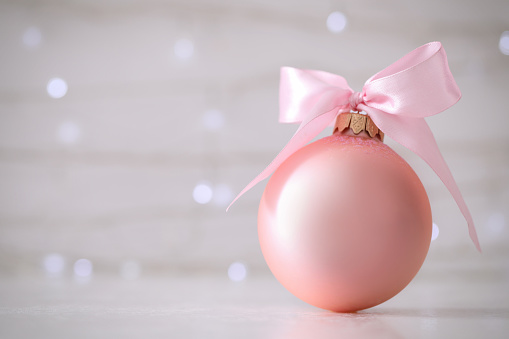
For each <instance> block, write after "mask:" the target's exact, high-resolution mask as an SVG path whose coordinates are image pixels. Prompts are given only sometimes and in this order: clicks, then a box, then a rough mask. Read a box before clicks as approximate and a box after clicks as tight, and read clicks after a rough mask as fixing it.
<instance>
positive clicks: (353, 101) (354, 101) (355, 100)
mask: <svg viewBox="0 0 509 339" xmlns="http://www.w3.org/2000/svg"><path fill="white" fill-rule="evenodd" d="M348 101H349V103H350V109H351V110H352V111H358V109H357V106H359V104H361V103H363V102H364V99H363V95H362V93H359V92H353V93H352V95H350V98H349V99H348Z"/></svg>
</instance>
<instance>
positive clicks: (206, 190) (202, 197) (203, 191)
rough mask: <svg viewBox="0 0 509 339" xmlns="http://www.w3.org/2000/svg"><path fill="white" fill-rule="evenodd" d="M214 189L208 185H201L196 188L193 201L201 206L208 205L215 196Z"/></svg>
mask: <svg viewBox="0 0 509 339" xmlns="http://www.w3.org/2000/svg"><path fill="white" fill-rule="evenodd" d="M213 193H214V192H213V191H212V187H211V186H210V184H208V183H200V184H197V185H196V186H195V187H194V190H193V199H194V201H196V202H197V203H199V204H202V205H203V204H208V203H209V202H210V200H212V196H213Z"/></svg>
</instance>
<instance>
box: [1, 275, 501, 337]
mask: <svg viewBox="0 0 509 339" xmlns="http://www.w3.org/2000/svg"><path fill="white" fill-rule="evenodd" d="M0 337H1V338H54V339H56V338H509V284H508V281H507V280H505V279H488V278H482V277H479V278H476V279H465V280H463V281H461V279H448V278H444V279H443V280H441V281H426V280H422V279H416V280H414V282H412V283H411V284H410V285H409V286H408V287H407V288H406V289H405V290H403V291H402V292H401V293H400V294H399V295H397V296H396V297H394V298H393V299H391V300H389V301H388V302H386V303H384V304H382V305H379V306H377V307H374V308H372V309H368V310H364V311H360V312H357V313H352V314H337V313H332V312H329V311H325V310H321V309H318V308H315V307H313V306H309V305H307V304H305V303H304V302H302V301H300V300H298V299H297V298H295V297H294V296H293V295H291V294H290V293H289V292H287V291H286V290H285V289H284V288H283V287H282V286H281V285H280V284H279V283H278V282H277V281H276V280H275V279H274V278H272V277H270V276H267V277H251V276H248V278H247V279H246V281H243V282H240V283H235V282H231V281H229V280H228V279H227V277H219V276H189V277H142V278H140V279H137V280H134V281H126V280H120V279H118V278H114V277H93V278H91V279H89V280H88V281H80V280H76V279H74V278H71V277H67V278H55V277H43V276H34V277H31V278H28V277H3V278H2V279H1V280H0Z"/></svg>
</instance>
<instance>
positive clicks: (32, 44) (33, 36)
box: [23, 27, 42, 49]
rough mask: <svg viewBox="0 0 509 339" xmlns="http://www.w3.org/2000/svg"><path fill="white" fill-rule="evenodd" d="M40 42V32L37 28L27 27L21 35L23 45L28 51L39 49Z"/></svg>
mask: <svg viewBox="0 0 509 339" xmlns="http://www.w3.org/2000/svg"><path fill="white" fill-rule="evenodd" d="M41 42H42V33H41V30H40V29H39V28H37V27H28V28H27V29H26V30H25V33H23V44H24V45H25V47H27V48H29V49H35V48H37V47H39V45H40V44H41Z"/></svg>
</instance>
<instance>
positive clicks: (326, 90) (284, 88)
mask: <svg viewBox="0 0 509 339" xmlns="http://www.w3.org/2000/svg"><path fill="white" fill-rule="evenodd" d="M279 98H280V115H279V121H280V122H284V123H300V126H299V128H298V130H297V132H295V134H294V135H293V137H292V138H291V139H290V141H289V142H288V144H287V145H286V146H285V147H284V148H283V150H282V151H281V152H280V153H279V154H278V155H277V156H276V158H275V159H274V160H273V161H272V162H271V163H270V164H269V166H267V167H266V168H265V169H264V170H263V171H262V172H261V173H260V174H259V175H258V176H257V177H256V178H255V179H254V180H253V181H251V182H250V183H249V184H248V185H247V186H246V187H245V188H244V189H243V190H242V191H241V192H240V194H239V195H238V196H237V197H236V198H235V199H234V200H233V202H232V203H231V204H230V206H231V205H233V203H234V202H235V201H236V200H237V199H238V198H240V196H241V195H243V194H244V193H245V192H247V191H248V190H249V189H251V188H252V187H253V186H255V185H256V184H257V183H258V182H260V181H262V180H263V179H265V178H267V177H268V176H270V175H271V174H272V172H274V171H275V170H276V169H277V168H278V167H279V165H280V164H281V163H283V162H284V161H285V160H286V159H287V158H288V157H290V156H291V155H292V154H293V153H294V152H296V151H297V150H298V149H300V148H301V147H303V146H304V145H306V144H307V143H308V142H310V141H311V140H312V139H313V138H315V137H316V136H317V135H318V134H319V133H320V132H321V131H323V130H324V129H325V128H326V127H327V126H328V125H330V124H331V123H334V120H335V118H336V116H337V115H338V114H340V113H344V112H349V111H350V110H353V111H364V112H366V113H367V114H368V115H369V116H370V117H371V119H372V120H373V121H374V122H375V124H376V125H377V126H378V128H380V129H381V130H382V131H383V132H384V133H385V134H386V135H388V136H389V137H391V138H392V139H393V140H395V141H396V142H398V143H400V144H401V145H403V146H405V147H406V148H408V149H410V150H411V151H413V152H414V153H416V154H417V155H418V156H420V157H421V158H422V159H423V160H424V161H426V163H427V164H428V165H429V166H430V167H431V168H432V169H433V170H434V171H435V173H436V174H437V175H438V176H439V178H440V179H441V180H442V182H443V183H444V184H445V186H446V187H447V188H448V189H449V192H451V194H452V196H453V197H454V199H455V200H456V203H457V204H458V207H459V209H460V210H461V213H463V216H464V217H465V219H466V221H467V223H468V230H469V234H470V238H471V239H472V241H473V242H474V244H475V246H476V248H477V249H478V250H479V251H481V247H480V245H479V240H478V239H477V233H476V231H475V227H474V222H473V220H472V216H471V215H470V211H469V210H468V207H467V205H466V203H465V201H464V200H463V196H462V195H461V192H460V190H459V188H458V186H457V184H456V181H455V180H454V178H453V176H452V174H451V171H450V170H449V167H447V164H446V163H445V160H444V158H443V157H442V155H441V153H440V151H439V149H438V145H437V143H436V141H435V138H434V137H433V134H432V132H431V130H430V128H429V126H428V124H427V123H426V121H425V120H424V117H428V116H431V115H434V114H437V113H440V112H442V111H444V110H446V109H447V108H449V107H451V106H452V105H454V104H455V103H456V102H458V100H459V99H460V98H461V93H460V90H459V88H458V86H457V85H456V82H455V81H454V78H453V76H452V74H451V72H450V70H449V66H448V63H447V56H446V54H445V51H444V49H443V48H442V45H441V44H440V42H430V43H428V44H426V45H423V46H421V47H419V48H417V49H415V50H413V51H412V52H410V53H408V54H407V55H405V56H404V57H402V58H401V59H399V60H398V61H396V62H395V63H393V64H392V65H390V66H389V67H387V68H385V69H384V70H382V71H381V72H378V73H377V74H375V75H374V76H372V77H371V78H370V79H368V81H366V83H365V84H364V87H363V88H362V92H360V93H358V92H354V91H353V90H352V89H351V88H350V87H349V86H348V83H347V82H346V80H345V79H344V78H343V77H341V76H339V75H335V74H331V73H327V72H322V71H314V70H302V69H296V68H291V67H283V68H281V83H280V90H279ZM230 206H229V207H228V209H229V208H230Z"/></svg>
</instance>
